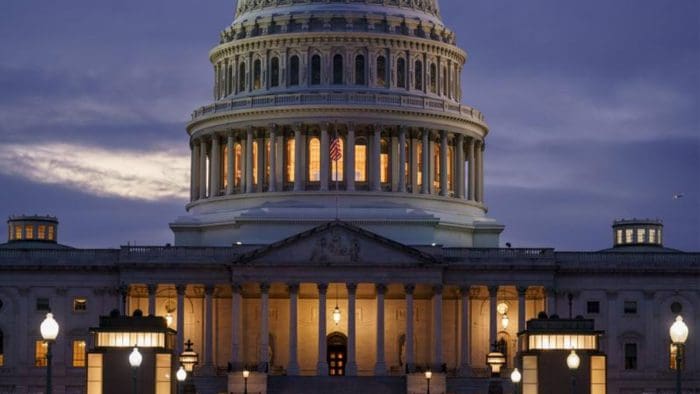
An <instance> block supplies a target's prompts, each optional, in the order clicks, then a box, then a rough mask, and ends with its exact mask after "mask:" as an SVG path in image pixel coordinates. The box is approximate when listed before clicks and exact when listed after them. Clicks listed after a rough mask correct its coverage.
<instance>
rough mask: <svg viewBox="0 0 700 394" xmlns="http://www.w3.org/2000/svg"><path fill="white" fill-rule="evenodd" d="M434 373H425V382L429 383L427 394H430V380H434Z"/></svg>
mask: <svg viewBox="0 0 700 394" xmlns="http://www.w3.org/2000/svg"><path fill="white" fill-rule="evenodd" d="M432 377H433V373H432V372H431V371H425V380H426V381H427V382H428V391H426V394H430V379H432Z"/></svg>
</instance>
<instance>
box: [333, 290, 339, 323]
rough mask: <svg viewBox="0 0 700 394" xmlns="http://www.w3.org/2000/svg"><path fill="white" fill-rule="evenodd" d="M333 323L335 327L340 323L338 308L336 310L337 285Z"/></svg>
mask: <svg viewBox="0 0 700 394" xmlns="http://www.w3.org/2000/svg"><path fill="white" fill-rule="evenodd" d="M333 321H334V322H335V325H336V326H337V325H338V323H340V308H338V285H336V286H335V309H333Z"/></svg>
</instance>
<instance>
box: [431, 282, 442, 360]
mask: <svg viewBox="0 0 700 394" xmlns="http://www.w3.org/2000/svg"><path fill="white" fill-rule="evenodd" d="M433 339H434V342H433V360H432V365H433V368H435V370H438V371H439V370H441V368H442V285H436V286H434V287H433Z"/></svg>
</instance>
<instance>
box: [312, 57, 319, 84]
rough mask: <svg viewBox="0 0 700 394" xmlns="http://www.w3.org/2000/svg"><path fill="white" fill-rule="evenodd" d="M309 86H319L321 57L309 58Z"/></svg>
mask: <svg viewBox="0 0 700 394" xmlns="http://www.w3.org/2000/svg"><path fill="white" fill-rule="evenodd" d="M311 84H312V85H320V84H321V56H319V55H313V56H311Z"/></svg>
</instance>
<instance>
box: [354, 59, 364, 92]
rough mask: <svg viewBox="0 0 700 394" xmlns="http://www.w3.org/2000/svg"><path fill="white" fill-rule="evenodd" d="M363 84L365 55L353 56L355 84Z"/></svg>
mask: <svg viewBox="0 0 700 394" xmlns="http://www.w3.org/2000/svg"><path fill="white" fill-rule="evenodd" d="M364 84H365V56H364V55H357V56H355V85H364Z"/></svg>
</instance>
